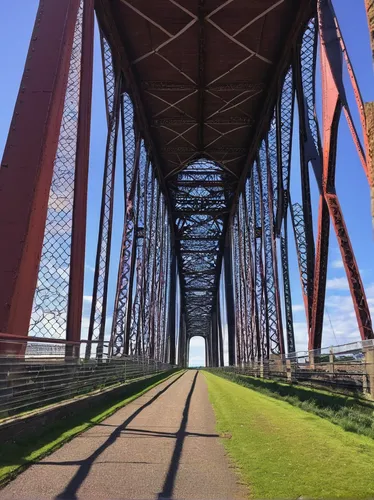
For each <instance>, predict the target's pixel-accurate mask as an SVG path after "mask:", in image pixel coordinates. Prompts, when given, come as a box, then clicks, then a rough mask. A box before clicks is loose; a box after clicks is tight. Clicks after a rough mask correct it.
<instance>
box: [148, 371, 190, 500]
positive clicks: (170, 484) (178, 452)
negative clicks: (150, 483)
mask: <svg viewBox="0 0 374 500" xmlns="http://www.w3.org/2000/svg"><path fill="white" fill-rule="evenodd" d="M198 373H199V372H198V371H197V372H196V373H195V376H194V379H193V382H192V385H191V389H190V392H189V393H188V396H187V399H186V403H185V406H184V409H183V416H182V421H181V425H180V427H179V430H178V431H177V433H176V438H177V439H176V442H175V446H174V451H173V455H172V457H171V460H170V465H169V470H168V472H167V475H166V478H165V481H164V485H163V488H162V491H161V492H160V493H159V494H158V496H157V498H158V499H159V500H161V499H170V498H171V497H172V494H173V490H174V485H175V479H176V477H177V473H178V469H179V463H180V459H181V456H182V450H183V444H184V440H185V438H186V436H187V434H188V433H187V432H186V428H187V422H188V413H189V410H190V405H191V399H192V394H193V392H194V390H195V385H196V379H197V376H198Z"/></svg>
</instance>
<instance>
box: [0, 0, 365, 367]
mask: <svg viewBox="0 0 374 500" xmlns="http://www.w3.org/2000/svg"><path fill="white" fill-rule="evenodd" d="M372 3H373V2H372V0H367V9H368V13H369V23H371V29H372V30H373V16H372V10H373V5H372ZM95 14H96V19H97V23H98V32H99V39H100V44H101V50H102V73H103V77H104V88H105V106H106V118H107V121H106V129H107V138H106V152H105V162H104V165H103V170H102V174H101V175H102V189H101V192H102V195H101V200H97V203H98V204H100V207H101V208H100V217H99V221H98V224H97V225H98V232H97V235H96V241H97V251H96V262H95V266H94V279H93V290H92V304H91V315H90V321H89V328H88V334H87V338H82V335H81V332H82V306H83V295H84V294H83V285H84V276H85V250H86V234H87V227H86V226H87V224H86V222H87V191H88V181H89V178H90V175H89V168H88V167H89V150H90V136H91V132H90V129H91V109H92V85H93V46H94V38H95V24H94V23H95V20H94V15H95ZM371 33H372V35H373V31H371ZM372 38H373V37H372ZM348 49H349V47H348ZM317 65H318V67H320V71H316V68H317ZM343 71H348V73H347V74H348V75H349V79H350V85H351V86H352V88H353V93H354V97H355V105H356V107H357V109H355V110H352V109H350V106H349V104H348V98H347V93H346V92H347V90H346V88H345V86H344V81H343ZM368 71H370V68H368ZM319 76H320V77H321V78H319ZM317 90H318V92H319V94H321V101H322V102H321V103H320V107H321V110H322V112H321V113H318V112H317V111H316V109H317V107H318V106H317V104H316V102H317V98H316V93H317ZM342 112H343V114H344V115H345V118H346V120H347V121H348V125H349V129H350V132H351V134H352V137H353V140H354V143H355V145H356V148H357V155H358V157H359V159H360V161H361V164H362V168H363V169H364V172H365V175H366V177H367V180H368V184H369V187H370V189H371V196H372V200H374V170H373V167H372V162H371V158H370V152H371V151H373V150H374V149H373V148H374V145H373V143H372V137H373V134H374V128H373V126H374V125H373V123H374V122H373V120H374V111H373V107H372V105H371V104H367V105H364V103H363V101H362V98H361V94H360V90H359V87H358V84H357V81H356V77H355V73H354V69H353V67H352V65H351V62H350V58H349V51H348V50H347V47H346V46H345V42H344V38H343V36H342V33H341V31H340V27H339V21H338V19H337V17H336V15H335V12H334V9H333V6H332V3H331V0H261V1H258V0H256V1H255V0H253V1H248V0H226V1H224V0H158V1H153V2H150V1H149V0H95V1H94V0H59V1H58V2H56V1H54V0H40V6H39V10H38V13H37V18H36V22H35V27H34V31H33V34H32V38H31V42H30V48H29V52H28V55H27V60H26V64H25V70H24V74H23V77H22V81H21V85H20V90H19V94H18V98H17V101H16V105H15V110H14V115H13V119H12V122H11V125H10V131H9V136H8V140H7V143H6V147H5V151H4V155H3V159H2V162H1V169H0V235H1V238H0V283H1V286H0V332H1V339H2V341H3V342H2V343H1V354H4V355H17V356H23V355H24V353H25V343H24V342H23V341H24V340H25V339H26V338H27V339H29V341H34V342H40V341H41V340H42V339H45V340H46V341H49V342H52V341H54V342H55V343H57V344H58V343H63V344H64V345H66V346H67V347H69V346H70V347H74V346H75V345H84V348H85V350H84V353H83V355H82V356H83V357H87V358H90V357H96V358H97V359H101V358H102V357H103V356H105V357H109V358H121V357H123V356H127V355H134V356H143V357H146V358H149V359H152V360H156V361H159V362H163V363H170V364H171V365H175V364H179V365H181V366H186V365H187V363H188V353H189V342H190V339H191V338H192V337H194V336H197V335H198V336H202V337H204V339H205V344H206V353H207V358H206V359H207V364H208V365H209V366H212V367H213V366H222V365H223V364H224V349H225V346H224V341H223V329H224V328H226V325H227V338H228V363H229V364H230V365H235V364H237V365H243V364H246V363H249V362H261V361H264V360H268V359H270V358H274V357H276V356H282V355H288V356H290V355H292V353H293V352H295V350H296V347H295V335H294V321H293V316H292V290H291V283H290V277H289V253H288V248H289V245H290V244H291V243H290V242H291V239H289V234H290V231H292V233H293V235H294V236H293V237H292V240H295V242H296V254H297V260H298V262H297V265H298V268H299V272H300V282H301V289H302V295H303V299H304V305H305V314H306V318H307V330H308V345H309V349H311V350H312V349H319V348H321V345H322V336H323V317H324V307H325V291H326V277H327V259H328V252H329V241H330V222H331V228H332V230H333V231H334V232H335V234H336V238H337V242H338V245H339V248H340V251H341V255H342V261H343V264H344V269H345V272H346V276H347V279H348V283H349V288H350V293H351V296H352V300H353V305H354V310H355V313H356V318H357V331H358V332H359V334H360V336H361V339H362V340H368V339H373V338H374V335H373V327H372V322H371V317H370V311H369V306H368V301H367V299H366V296H365V290H364V286H363V283H362V279H361V277H360V270H359V267H358V265H357V262H356V259H355V255H354V250H353V248H352V245H351V241H350V235H349V232H348V230H347V227H346V224H345V222H344V217H343V213H342V209H341V205H340V203H339V197H338V194H337V192H336V190H335V170H336V167H337V168H339V165H336V149H337V142H338V131H339V123H340V117H341V114H342ZM353 112H354V113H357V112H358V115H359V117H360V122H361V127H362V131H361V130H360V131H359V130H358V129H357V128H356V125H355V123H354V120H353V118H352V113H353ZM361 137H363V141H362V140H361ZM293 139H294V147H296V148H297V149H298V150H299V153H300V161H299V165H298V166H297V168H299V169H300V172H301V185H300V189H301V197H300V199H295V198H293V197H291V190H290V175H291V170H292V169H291V164H292V166H293V168H296V167H295V165H294V162H291V156H292V147H293V144H292V143H293ZM295 142H296V143H297V144H296V145H295ZM90 174H91V172H90ZM311 176H313V177H314V178H315V181H316V184H317V186H318V190H319V206H318V208H317V207H314V209H315V210H314V213H315V214H318V215H317V217H318V224H317V231H315V230H314V229H313V219H312V197H311ZM313 182H314V180H313ZM115 186H120V187H119V189H115ZM119 198H120V199H119ZM118 203H119V204H121V203H122V204H123V205H124V213H123V218H122V219H121V222H120V224H119V223H118V220H117V219H116V218H115V217H114V207H115V205H116V204H118ZM119 233H121V234H122V236H121V238H122V239H121V248H120V255H119V256H115V255H114V253H113V245H112V243H113V241H112V240H113V235H116V234H117V235H118V234H119ZM113 266H114V267H118V271H115V272H116V273H117V280H116V284H115V293H114V292H113V295H114V297H115V299H114V306H113V307H112V305H110V304H109V299H108V296H109V295H110V293H111V289H110V279H109V278H110V273H111V270H112V269H113ZM358 339H359V335H358V337H357V340H358ZM18 342H20V343H18ZM22 342H23V343H22ZM73 351H74V349H73V350H70V351H69V352H70V353H73ZM74 352H75V351H74Z"/></svg>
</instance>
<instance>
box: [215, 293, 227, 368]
mask: <svg viewBox="0 0 374 500" xmlns="http://www.w3.org/2000/svg"><path fill="white" fill-rule="evenodd" d="M217 325H218V352H219V365H218V366H225V359H224V345H223V335H222V316H221V299H220V291H219V290H218V293H217Z"/></svg>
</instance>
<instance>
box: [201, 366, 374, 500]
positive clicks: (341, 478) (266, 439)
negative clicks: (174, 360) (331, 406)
mask: <svg viewBox="0 0 374 500" xmlns="http://www.w3.org/2000/svg"><path fill="white" fill-rule="evenodd" d="M204 375H205V377H206V380H207V384H208V389H209V397H210V400H211V403H212V405H213V408H214V411H215V414H216V419H217V431H218V432H219V433H221V434H225V436H226V437H228V439H223V444H224V446H225V447H226V450H227V452H228V454H229V456H230V457H231V458H232V460H233V462H234V463H235V464H236V465H237V466H238V468H239V471H240V474H241V476H242V478H243V480H244V482H245V483H246V484H247V485H248V486H249V489H250V491H251V496H252V497H253V498H255V499H264V500H265V499H282V498H284V499H285V498H288V499H290V498H294V499H296V498H301V497H302V498H313V499H328V498H335V499H336V498H352V499H353V498H354V499H368V498H373V496H374V481H373V470H374V441H373V440H372V439H370V438H367V437H365V436H359V435H357V434H352V433H348V432H345V431H344V430H343V429H341V428H340V427H338V426H336V425H333V424H332V423H331V422H329V421H327V420H325V419H322V418H319V417H318V416H316V415H312V414H310V413H307V412H305V411H303V410H301V409H300V408H295V407H292V406H290V405H289V404H288V403H286V402H283V401H279V400H275V399H274V398H272V397H268V396H265V395H263V394H259V393H258V392H256V391H253V390H251V389H248V388H246V387H242V386H240V385H238V384H236V383H233V382H230V381H228V380H225V379H223V378H221V377H218V376H215V375H213V374H212V373H208V372H204Z"/></svg>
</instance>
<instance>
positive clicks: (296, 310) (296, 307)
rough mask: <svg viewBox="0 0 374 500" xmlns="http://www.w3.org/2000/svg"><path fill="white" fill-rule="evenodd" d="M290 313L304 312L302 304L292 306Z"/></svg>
mask: <svg viewBox="0 0 374 500" xmlns="http://www.w3.org/2000/svg"><path fill="white" fill-rule="evenodd" d="M292 311H293V312H300V311H305V307H304V304H292Z"/></svg>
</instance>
